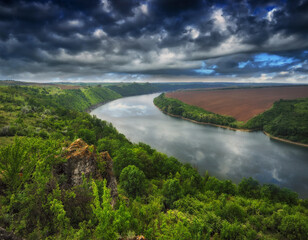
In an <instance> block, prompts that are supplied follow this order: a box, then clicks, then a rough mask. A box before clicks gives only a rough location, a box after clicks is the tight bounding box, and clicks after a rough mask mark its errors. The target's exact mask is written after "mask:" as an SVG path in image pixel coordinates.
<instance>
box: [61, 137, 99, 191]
mask: <svg viewBox="0 0 308 240" xmlns="http://www.w3.org/2000/svg"><path fill="white" fill-rule="evenodd" d="M90 148H93V147H91V146H89V145H88V144H86V143H85V142H84V141H83V140H82V139H80V138H79V139H77V140H76V141H74V142H73V143H72V144H71V145H70V146H69V147H68V148H67V149H66V152H65V154H64V157H65V158H66V159H67V162H66V163H65V164H64V165H63V167H64V168H63V172H64V174H65V175H66V176H67V184H69V186H71V187H73V186H77V185H80V184H82V175H83V174H84V176H85V177H86V178H89V177H90V176H92V177H96V176H97V174H98V168H97V162H96V159H97V156H96V154H95V152H94V148H93V149H90Z"/></svg>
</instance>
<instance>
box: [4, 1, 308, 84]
mask: <svg viewBox="0 0 308 240" xmlns="http://www.w3.org/2000/svg"><path fill="white" fill-rule="evenodd" d="M307 22H308V0H295V1H294V0H272V1H267V0H261V1H260V0H258V1H257V0H243V1H242V0H241V1H240V0H233V1H231V0H218V1H214V0H191V1H185V0H140V1H138V0H112V1H111V0H87V1H84V0H65V1H64V0H28V1H25V0H10V1H7V0H0V78H2V79H4V78H17V79H21V80H22V79H27V80H42V81H43V80H63V81H65V80H76V79H77V80H93V79H95V80H99V79H101V80H106V79H107V80H108V79H109V78H113V79H114V78H117V77H120V78H121V79H129V78H130V77H131V78H132V79H136V78H139V77H136V76H140V78H141V77H144V76H147V77H146V79H148V78H150V77H151V76H152V78H155V77H156V76H159V77H162V76H165V77H166V78H168V77H172V76H174V77H175V76H185V77H191V78H194V77H196V78H198V79H205V78H206V77H215V76H225V77H228V76H231V77H234V76H237V77H246V78H249V77H252V78H253V79H254V80H257V79H256V76H262V79H263V80H264V79H267V78H266V77H265V76H267V75H266V74H268V76H269V77H270V78H269V79H274V78H273V76H274V77H277V76H278V77H277V78H279V79H280V77H282V76H284V77H287V78H288V79H287V80H291V81H294V80H296V79H299V81H308V79H307V72H308V66H307V65H308V64H307V56H308V54H307V49H308V24H307ZM123 76H125V77H123ZM262 79H261V80H262Z"/></svg>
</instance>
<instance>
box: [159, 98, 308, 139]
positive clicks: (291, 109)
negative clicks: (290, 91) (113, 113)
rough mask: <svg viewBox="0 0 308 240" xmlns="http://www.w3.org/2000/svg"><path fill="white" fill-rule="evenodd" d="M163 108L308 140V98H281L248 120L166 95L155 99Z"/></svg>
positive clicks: (193, 116) (203, 118)
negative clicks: (236, 118)
mask: <svg viewBox="0 0 308 240" xmlns="http://www.w3.org/2000/svg"><path fill="white" fill-rule="evenodd" d="M154 104H155V105H156V106H157V107H159V108H160V109H161V110H162V111H164V112H167V113H169V114H173V115H176V116H180V117H184V118H188V119H191V120H195V121H197V122H203V123H212V124H217V125H223V126H228V127H232V128H238V129H250V130H262V131H265V132H267V133H269V134H271V135H272V136H275V137H279V138H283V139H287V140H290V141H294V142H300V143H305V144H307V143H308V99H307V98H304V99H295V100H279V101H277V102H275V103H274V105H273V107H272V108H271V109H269V110H267V111H265V112H264V113H261V114H259V115H258V116H256V117H254V118H252V119H250V120H249V121H247V122H246V123H244V122H239V121H236V120H235V119H234V118H232V117H229V116H222V115H219V114H215V113H212V112H208V111H206V110H204V109H202V108H199V107H196V106H192V105H188V104H185V103H183V102H181V101H180V100H177V99H173V98H167V97H165V95H164V94H161V95H160V96H158V97H156V98H155V99H154Z"/></svg>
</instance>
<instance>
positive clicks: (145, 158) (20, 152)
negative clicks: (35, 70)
mask: <svg viewBox="0 0 308 240" xmlns="http://www.w3.org/2000/svg"><path fill="white" fill-rule="evenodd" d="M85 91H87V92H88V93H86V94H85V93H84V92H85ZM97 91H100V90H98V89H95V90H94V91H92V90H91V91H90V89H79V90H78V91H76V92H77V93H78V94H77V96H76V98H73V99H70V101H71V103H64V102H62V104H59V103H58V101H59V100H58V99H59V96H61V95H63V94H64V93H65V92H69V94H70V93H71V94H72V92H70V91H68V90H60V89H58V88H55V87H51V88H41V87H15V86H14V87H1V88H0V96H1V101H0V103H1V105H0V111H1V116H3V118H2V122H1V133H2V136H3V134H4V135H5V134H8V135H10V136H11V135H19V136H15V137H14V139H13V140H12V143H8V144H6V146H2V147H1V148H0V226H1V227H3V228H5V229H6V230H8V231H12V232H14V233H15V234H16V235H17V236H21V237H23V238H25V239H128V238H130V237H134V236H137V235H143V236H145V237H146V239H307V238H308V201H307V200H302V199H298V196H297V194H296V193H294V192H292V191H290V190H287V189H281V188H279V187H277V186H274V185H268V184H267V185H263V186H262V185H260V184H259V183H258V182H256V181H255V180H253V179H251V178H249V179H243V180H242V182H241V183H240V184H239V185H235V184H233V183H232V182H231V181H229V180H219V179H217V178H215V177H213V176H209V175H208V174H205V176H200V174H199V173H198V172H197V170H196V169H194V168H192V167H191V166H190V165H187V164H182V163H180V162H179V161H178V160H176V159H175V158H173V157H168V156H167V155H165V154H162V153H160V152H157V151H156V150H154V149H152V148H151V147H150V146H148V145H146V144H144V143H138V144H134V143H131V142H130V141H129V140H127V139H126V138H125V136H124V135H122V134H120V133H118V131H117V130H116V129H115V128H114V127H113V126H112V125H111V124H110V123H107V122H105V121H101V120H99V119H97V118H95V117H92V116H90V115H89V114H88V113H85V112H81V111H78V110H80V109H85V108H86V107H88V103H90V102H92V103H95V102H96V101H97V99H98V97H97V96H99V94H97ZM43 92H45V93H43ZM89 92H90V93H89ZM91 92H92V93H93V94H91ZM83 96H84V97H83ZM113 96H115V97H117V96H118V95H117V94H116V93H115V94H114V95H113ZM62 97H63V96H61V98H62ZM101 97H102V98H104V96H101ZM62 99H64V98H62ZM90 99H91V100H90ZM95 99H96V100H95ZM106 99H107V98H104V100H106ZM73 101H78V102H77V103H75V102H73ZM5 136H6V135H5ZM78 137H82V138H84V139H85V140H86V141H88V143H89V144H93V145H94V147H90V149H91V151H94V152H97V153H98V152H101V151H108V152H109V153H110V155H111V157H112V158H113V168H114V172H115V175H116V177H117V179H118V192H119V200H118V202H117V204H116V205H115V206H114V207H112V206H111V204H110V202H111V194H110V190H109V188H107V187H106V180H104V179H99V178H98V179H91V178H89V179H86V178H83V183H82V184H81V185H79V186H75V187H71V188H68V187H67V186H66V185H65V184H64V182H65V181H66V178H67V177H68V176H65V175H63V174H55V169H56V168H57V166H59V164H63V163H65V162H66V161H67V160H66V159H65V158H63V157H61V156H62V154H63V153H64V152H65V150H64V147H67V146H68V145H69V144H70V143H71V142H72V141H73V140H75V139H76V138H78ZM10 139H11V138H10Z"/></svg>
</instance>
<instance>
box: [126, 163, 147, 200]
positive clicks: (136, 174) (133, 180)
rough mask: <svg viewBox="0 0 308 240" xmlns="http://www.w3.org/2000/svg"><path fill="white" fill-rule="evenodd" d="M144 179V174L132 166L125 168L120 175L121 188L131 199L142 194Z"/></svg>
mask: <svg viewBox="0 0 308 240" xmlns="http://www.w3.org/2000/svg"><path fill="white" fill-rule="evenodd" d="M145 179H146V178H145V175H144V173H143V172H142V171H141V170H140V169H139V168H137V167H136V166H134V165H129V166H127V167H125V168H124V169H123V170H122V172H121V175H120V182H121V186H122V187H123V189H124V190H125V191H126V192H127V193H128V195H129V196H131V197H136V196H138V195H142V194H143V193H144V190H145Z"/></svg>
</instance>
